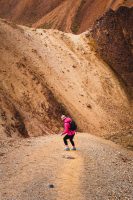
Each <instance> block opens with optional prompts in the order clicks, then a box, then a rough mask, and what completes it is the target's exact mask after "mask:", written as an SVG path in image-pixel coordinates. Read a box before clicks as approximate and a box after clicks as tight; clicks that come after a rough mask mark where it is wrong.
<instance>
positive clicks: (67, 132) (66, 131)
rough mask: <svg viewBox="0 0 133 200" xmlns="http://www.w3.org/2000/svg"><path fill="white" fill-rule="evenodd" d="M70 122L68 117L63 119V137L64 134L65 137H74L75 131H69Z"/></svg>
mask: <svg viewBox="0 0 133 200" xmlns="http://www.w3.org/2000/svg"><path fill="white" fill-rule="evenodd" d="M71 121H72V119H71V118H69V117H66V118H65V119H64V131H63V133H62V134H63V135H64V134H67V135H74V134H75V131H71V130H70V122H71Z"/></svg>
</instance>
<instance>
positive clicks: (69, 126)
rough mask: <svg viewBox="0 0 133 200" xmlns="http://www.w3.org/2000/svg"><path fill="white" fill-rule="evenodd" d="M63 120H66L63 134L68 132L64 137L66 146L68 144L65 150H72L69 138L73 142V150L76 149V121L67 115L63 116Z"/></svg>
mask: <svg viewBox="0 0 133 200" xmlns="http://www.w3.org/2000/svg"><path fill="white" fill-rule="evenodd" d="M61 120H62V121H63V122H64V131H63V133H62V134H61V135H65V134H66V135H65V137H64V138H63V140H64V143H65V146H66V147H65V150H66V151H69V150H70V148H69V146H68V142H67V140H70V142H71V144H72V149H71V150H76V147H75V144H74V141H73V139H74V136H75V132H76V129H77V126H76V124H75V122H74V121H73V120H72V119H71V118H69V117H66V116H65V115H62V116H61Z"/></svg>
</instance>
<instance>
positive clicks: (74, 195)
mask: <svg viewBox="0 0 133 200" xmlns="http://www.w3.org/2000/svg"><path fill="white" fill-rule="evenodd" d="M3 142H4V141H3ZM76 143H77V147H78V150H77V151H76V152H72V151H70V152H65V151H63V143H62V138H61V136H45V137H39V138H31V139H26V140H15V141H12V140H10V141H7V140H6V144H4V143H2V141H1V153H0V188H1V190H0V199H1V200H24V199H25V200H44V199H45V200H48V199H49V200H61V199H62V200H67V199H72V200H101V199H102V200H117V199H119V200H132V197H133V190H132V185H133V152H130V151H127V150H125V149H123V148H122V147H120V146H118V145H115V144H114V143H112V142H109V141H107V140H103V139H101V138H98V137H96V136H92V135H89V134H83V133H78V134H77V135H76ZM50 184H53V188H50Z"/></svg>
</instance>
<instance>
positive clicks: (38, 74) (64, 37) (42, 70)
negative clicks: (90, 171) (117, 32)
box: [0, 20, 132, 137]
mask: <svg viewBox="0 0 133 200" xmlns="http://www.w3.org/2000/svg"><path fill="white" fill-rule="evenodd" d="M0 44H1V46H0V58H1V59H0V82H1V84H0V86H1V89H0V95H1V98H0V101H1V103H0V106H1V110H2V112H1V136H2V137H3V135H4V134H5V131H6V133H7V135H13V134H14V135H15V134H16V133H19V134H22V135H24V136H27V135H35V136H36V135H42V134H48V133H58V131H59V129H60V115H61V113H64V112H68V113H69V114H70V115H72V116H73V118H74V119H75V120H76V121H77V123H78V126H79V128H80V130H84V131H88V132H90V133H92V134H96V135H110V134H111V133H113V132H116V130H117V131H123V130H129V129H131V126H132V123H131V122H132V121H131V120H132V110H131V101H130V97H129V95H128V92H127V90H126V86H125V85H124V83H123V82H122V81H121V80H120V79H119V78H118V76H117V74H116V73H115V72H114V71H113V70H112V69H111V68H110V67H109V66H108V65H107V64H106V63H105V62H104V61H103V60H102V59H101V58H100V56H99V55H98V54H97V53H96V50H95V42H94V40H93V39H92V38H91V37H90V36H89V33H88V32H86V33H84V34H81V35H73V34H71V33H69V34H65V33H63V32H60V31H57V30H43V29H33V28H32V29H30V28H27V27H22V26H16V25H13V24H12V23H9V22H7V21H5V20H1V21H0Z"/></svg>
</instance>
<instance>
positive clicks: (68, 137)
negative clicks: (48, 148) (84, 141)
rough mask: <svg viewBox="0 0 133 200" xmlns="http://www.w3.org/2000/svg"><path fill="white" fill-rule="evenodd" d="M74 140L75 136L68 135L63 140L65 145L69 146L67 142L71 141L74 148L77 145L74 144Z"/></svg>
mask: <svg viewBox="0 0 133 200" xmlns="http://www.w3.org/2000/svg"><path fill="white" fill-rule="evenodd" d="M73 138H74V135H66V136H65V137H64V138H63V140H64V143H65V145H68V142H67V140H70V142H71V144H72V146H73V147H74V146H75V144H74V141H73Z"/></svg>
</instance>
